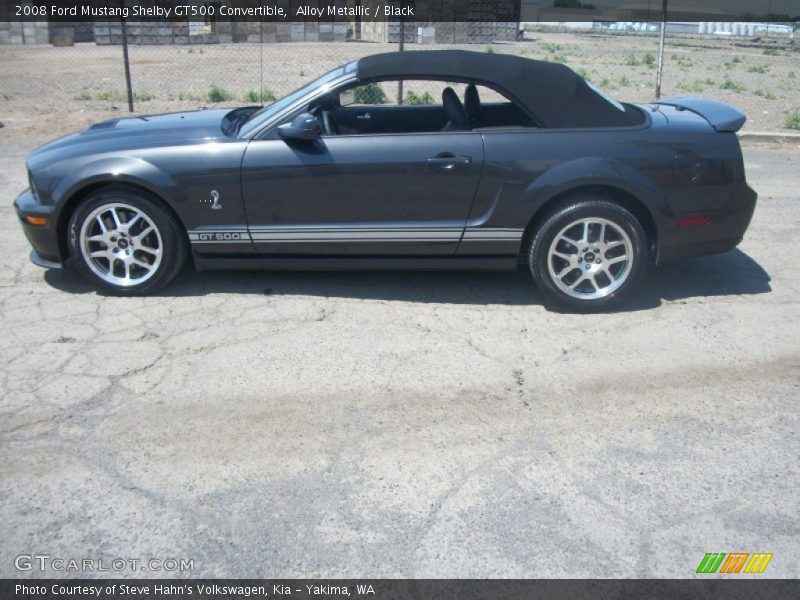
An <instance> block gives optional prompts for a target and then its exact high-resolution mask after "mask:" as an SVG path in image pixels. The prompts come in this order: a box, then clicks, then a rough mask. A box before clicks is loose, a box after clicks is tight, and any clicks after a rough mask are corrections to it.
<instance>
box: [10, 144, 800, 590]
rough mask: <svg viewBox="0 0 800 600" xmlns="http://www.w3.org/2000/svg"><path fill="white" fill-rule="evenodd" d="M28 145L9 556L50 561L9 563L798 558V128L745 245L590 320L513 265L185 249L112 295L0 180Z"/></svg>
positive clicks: (15, 305) (778, 159)
mask: <svg viewBox="0 0 800 600" xmlns="http://www.w3.org/2000/svg"><path fill="white" fill-rule="evenodd" d="M0 135H5V134H4V133H1V132H0ZM39 141H43V140H41V139H37V140H32V139H26V140H25V141H15V138H14V137H12V136H9V137H6V138H5V139H4V143H3V144H0V187H1V188H2V190H3V193H4V195H5V197H6V201H5V202H4V203H3V205H2V206H0V223H2V229H3V231H6V232H7V233H6V235H4V236H3V237H2V238H0V313H1V315H2V316H1V318H2V331H3V333H2V335H0V362H1V363H2V364H3V368H2V371H1V372H0V389H2V401H0V476H1V477H2V481H3V485H2V486H0V517H2V518H0V540H1V541H0V576H2V577H9V576H23V577H25V576H40V575H42V574H41V573H39V572H38V571H29V572H24V573H20V572H18V571H16V570H15V569H14V565H13V560H14V557H16V556H17V555H20V554H30V553H42V554H49V555H50V556H53V557H62V558H84V557H88V558H104V559H106V560H110V559H111V558H117V557H121V558H128V559H130V558H139V559H147V558H151V557H155V558H159V559H167V558H189V559H193V560H194V571H192V572H187V573H183V574H184V575H193V576H237V577H241V576H272V577H293V576H309V577H345V576H371V577H374V576H386V577H454V576H455V577H469V576H473V577H517V576H519V577H567V576H569V577H691V576H693V574H694V570H695V568H696V566H697V564H698V563H699V561H700V559H701V558H702V557H703V555H704V554H705V553H706V552H712V551H724V552H731V551H762V552H772V553H774V558H773V560H772V562H771V564H770V565H769V568H768V571H767V574H768V575H770V576H773V577H796V576H797V574H798V572H800V535H799V534H800V530H799V529H798V522H800V505H799V504H798V502H797V490H798V489H800V475H799V474H798V461H797V458H798V454H799V453H800V443H798V442H799V439H798V431H800V430H799V429H798V427H799V426H800V423H798V411H797V406H798V399H800V352H799V351H798V348H800V335H799V334H800V324H799V323H798V319H797V316H798V309H799V308H800V300H799V299H798V298H800V268H798V261H797V260H796V256H797V252H796V250H797V249H796V248H795V247H794V244H795V242H796V241H797V240H798V239H800V237H799V236H800V208H799V207H798V203H797V189H799V188H800V175H799V174H800V148H797V147H789V146H783V147H780V148H774V147H773V148H770V147H748V148H747V149H746V158H747V166H748V175H749V179H750V181H751V185H753V187H754V188H755V189H756V190H757V191H758V192H759V193H760V197H761V200H760V205H759V207H758V210H757V212H756V215H755V218H754V221H753V224H752V227H751V230H750V231H749V233H748V236H747V238H746V240H745V241H744V243H743V244H742V245H741V248H740V250H737V251H733V252H730V253H727V254H724V255H721V256H715V257H707V258H703V259H697V260H691V261H687V262H684V263H679V264H675V265H671V266H664V267H661V268H659V269H657V270H656V271H655V272H653V273H651V275H650V276H649V278H648V279H647V280H646V282H645V284H644V286H643V290H642V292H641V293H640V294H639V296H638V298H637V300H636V301H635V302H634V303H633V304H632V305H630V306H629V307H627V309H626V310H624V311H620V312H618V313H614V314H604V315H594V316H580V315H568V314H557V313H552V312H548V311H546V310H545V309H544V308H543V307H542V306H541V304H540V302H539V297H538V295H537V292H536V290H535V288H534V287H533V286H532V284H531V283H529V281H528V279H527V277H526V276H525V275H524V274H523V273H518V274H515V273H506V274H481V273H441V274H437V273H246V272H244V273H203V274H197V273H192V272H186V273H183V274H182V275H181V276H180V277H179V278H178V280H177V281H176V282H174V283H173V284H172V285H170V286H169V287H168V288H167V289H166V290H165V291H164V292H163V293H162V294H161V295H160V296H157V297H151V298H136V299H120V298H111V297H102V296H99V295H97V294H95V293H94V292H92V291H91V290H90V289H89V287H88V286H87V285H85V284H84V283H82V282H80V281H77V280H75V279H73V278H72V277H71V276H69V275H67V274H64V273H63V272H60V271H49V272H48V271H44V270H41V269H39V268H37V267H35V266H33V265H31V264H29V263H28V261H27V258H26V257H27V252H28V245H27V243H26V241H25V239H24V237H23V235H22V233H21V231H20V229H19V227H18V224H17V222H16V217H15V215H14V212H13V210H12V208H11V204H10V200H11V199H12V198H13V196H14V195H15V194H16V193H17V192H18V191H20V190H21V189H22V188H23V187H24V186H25V180H24V169H23V161H24V156H25V154H26V153H27V152H28V151H29V150H30V149H31V148H32V147H33V145H34V142H39ZM60 574H61V573H58V572H46V573H44V575H60ZM112 574H117V575H122V576H135V575H139V576H141V575H146V574H147V573H146V572H145V573H143V572H137V571H134V570H130V569H128V570H125V571H123V572H122V573H112ZM72 575H73V576H74V575H75V574H72ZM156 575H164V573H162V572H159V573H156Z"/></svg>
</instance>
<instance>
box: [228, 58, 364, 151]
mask: <svg viewBox="0 0 800 600" xmlns="http://www.w3.org/2000/svg"><path fill="white" fill-rule="evenodd" d="M355 68H356V61H353V62H351V63H348V64H346V65H344V66H343V67H338V68H336V69H334V70H333V71H330V72H329V73H325V75H323V76H322V77H320V78H319V79H315V80H314V81H312V82H311V83H308V84H306V85H304V86H303V87H301V88H300V89H299V90H295V91H294V92H292V93H291V94H289V95H288V96H284V97H283V98H281V99H280V100H276V101H275V102H273V103H272V104H270V105H269V106H265V107H264V108H262V109H260V110H257V111H256V112H254V113H253V114H252V115H250V117H249V118H248V119H247V120H246V121H245V122H244V123H243V124H242V126H241V128H240V129H239V137H246V136H247V135H249V134H250V133H252V132H253V131H255V130H256V129H258V128H259V127H260V126H261V124H262V123H264V122H265V121H267V120H269V119H270V118H271V117H272V116H273V115H276V114H278V113H280V112H281V111H282V110H283V109H285V108H287V107H289V106H291V105H292V104H294V103H295V102H296V101H298V100H300V98H302V97H303V96H306V95H307V94H310V93H311V92H313V91H314V90H316V89H319V88H321V87H324V86H325V85H327V84H329V83H330V82H331V81H334V80H336V79H338V78H339V77H341V76H342V75H344V74H346V73H351V72H352V71H354V70H355Z"/></svg>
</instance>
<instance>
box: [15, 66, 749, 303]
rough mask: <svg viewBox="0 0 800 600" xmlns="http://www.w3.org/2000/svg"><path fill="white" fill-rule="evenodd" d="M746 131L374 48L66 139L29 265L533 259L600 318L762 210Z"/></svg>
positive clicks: (37, 216)
mask: <svg viewBox="0 0 800 600" xmlns="http://www.w3.org/2000/svg"><path fill="white" fill-rule="evenodd" d="M403 86H404V87H405V90H406V95H405V96H402V95H401V94H400V93H399V92H398V89H403ZM431 91H433V94H432V93H431ZM395 94H397V96H395ZM434 94H435V95H434ZM439 94H440V95H441V102H439V101H438V96H439ZM462 98H463V100H462ZM744 121H745V116H744V115H743V114H741V113H740V112H739V111H738V110H736V109H734V108H732V107H730V106H728V105H725V104H722V103H719V102H714V101H711V100H704V99H698V98H670V99H664V100H659V101H657V102H654V103H652V104H644V105H631V104H621V103H619V102H616V101H615V100H612V99H611V98H608V97H607V96H606V95H604V94H603V93H602V92H600V91H599V90H597V89H595V88H594V87H593V86H591V84H589V83H587V82H586V81H585V80H583V79H582V78H581V77H579V76H578V75H577V74H575V73H574V72H573V71H572V70H571V69H569V68H568V67H566V66H564V65H560V64H554V63H548V62H540V61H535V60H529V59H525V58H520V57H516V56H504V55H499V54H487V53H473V52H463V51H419V52H397V53H392V54H379V55H375V56H369V57H366V58H362V59H360V60H357V61H355V62H352V63H349V64H347V65H345V66H342V67H340V68H338V69H335V70H333V71H331V72H330V73H328V74H326V75H324V76H322V77H320V78H319V79H317V80H316V81H314V82H312V83H310V84H308V85H306V86H305V87H303V88H301V89H299V90H297V91H295V92H293V93H292V94H289V95H288V96H286V97H285V98H282V99H281V100H278V101H277V102H275V103H273V104H271V105H269V106H267V107H265V108H258V107H245V108H238V109H235V110H230V109H222V110H202V111H193V112H184V113H175V114H164V115H153V116H142V117H129V118H119V119H113V120H110V121H105V122H102V123H98V124H95V125H92V126H91V127H89V128H88V129H86V130H85V131H81V132H80V133H76V134H73V135H70V136H67V137H64V138H61V139H59V140H56V141H54V142H51V143H49V144H47V145H45V146H43V147H41V148H39V149H38V150H36V151H35V152H33V153H32V154H31V155H30V157H29V158H28V161H27V166H28V177H29V181H30V188H29V189H28V190H26V191H25V192H23V193H22V194H21V195H20V196H19V197H18V198H17V200H16V202H15V206H16V210H17V212H18V214H19V217H20V219H21V222H22V226H23V228H24V230H25V234H26V235H27V237H28V239H29V240H30V243H31V244H32V246H33V252H32V253H31V258H32V260H33V261H34V262H36V263H37V264H40V265H44V266H48V267H58V266H61V265H62V264H67V265H71V266H74V268H76V269H77V270H78V271H80V272H81V273H83V274H84V275H85V276H87V277H88V278H89V279H90V280H91V281H93V282H94V284H95V285H96V286H97V287H98V288H100V289H101V290H104V291H107V292H112V293H117V294H125V295H134V294H147V293H152V292H154V291H155V290H157V289H159V288H161V287H162V286H163V285H164V284H166V283H167V282H168V281H170V279H172V278H173V277H174V276H175V274H176V273H177V272H178V271H179V269H180V268H181V266H182V265H183V264H184V263H185V262H186V261H187V259H189V257H191V260H192V262H193V263H194V266H195V267H196V268H198V269H211V268H216V269H219V268H267V269H321V268H340V269H352V268H362V269H373V268H414V269H449V268H476V269H497V268H500V269H503V268H508V269H513V268H517V267H518V266H519V265H524V267H525V268H526V269H528V270H529V271H530V273H531V275H532V276H533V278H534V280H535V281H536V283H537V284H538V287H539V289H540V290H541V292H542V294H543V296H544V297H545V299H547V300H554V301H557V302H560V303H561V304H563V305H567V306H568V307H570V308H572V309H575V310H589V311H590V310H596V309H599V308H602V307H604V306H607V305H609V304H611V303H615V302H618V301H619V300H620V299H622V298H623V297H624V296H625V295H626V294H627V293H628V292H629V291H630V290H631V289H632V288H633V287H634V286H635V284H636V282H637V281H639V280H640V279H641V277H642V275H643V273H644V272H645V270H646V269H647V267H648V266H649V265H652V264H656V263H659V262H662V261H665V260H669V259H674V258H683V257H691V256H699V255H703V254H710V253H714V252H724V251H726V250H730V249H732V248H734V247H735V246H736V245H737V244H738V243H739V242H740V241H741V239H742V236H743V235H744V232H745V230H746V228H747V226H748V224H749V222H750V218H751V216H752V214H753V210H754V208H755V203H756V194H755V193H754V192H753V190H751V189H750V188H749V187H748V185H747V183H746V181H745V172H744V163H743V159H742V152H741V149H740V147H739V142H738V139H737V136H736V131H737V130H738V129H739V128H740V127H741V126H742V125H743V123H744Z"/></svg>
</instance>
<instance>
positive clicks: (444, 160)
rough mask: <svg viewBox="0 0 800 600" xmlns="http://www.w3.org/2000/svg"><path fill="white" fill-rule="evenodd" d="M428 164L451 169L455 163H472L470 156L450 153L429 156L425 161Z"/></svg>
mask: <svg viewBox="0 0 800 600" xmlns="http://www.w3.org/2000/svg"><path fill="white" fill-rule="evenodd" d="M426 162H427V163H428V164H429V165H436V166H439V167H442V168H445V169H452V168H453V167H454V166H455V165H469V164H472V157H471V156H453V155H452V154H440V155H438V156H434V157H433V158H429V159H428V160H427V161H426Z"/></svg>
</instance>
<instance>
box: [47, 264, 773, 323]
mask: <svg viewBox="0 0 800 600" xmlns="http://www.w3.org/2000/svg"><path fill="white" fill-rule="evenodd" d="M44 277H45V281H46V282H47V283H48V284H49V285H51V286H52V287H54V288H56V289H58V290H61V291H63V292H67V293H71V294H86V293H94V289H93V288H92V286H91V285H90V284H88V283H87V282H85V281H83V280H82V279H81V278H80V277H78V276H77V275H75V274H73V273H71V272H69V271H64V270H48V271H46V273H45V276H44ZM771 290H772V288H771V287H770V276H769V274H768V273H767V272H766V271H765V270H764V269H763V268H762V267H761V266H760V265H759V264H758V263H757V262H756V261H754V260H753V259H752V258H750V257H749V256H748V255H747V254H745V253H744V252H741V251H740V250H733V251H731V252H727V253H725V254H718V255H714V256H707V257H703V258H696V259H691V260H686V261H682V262H675V263H669V264H666V265H662V266H659V267H656V268H655V269H652V270H651V271H650V273H649V275H648V277H647V278H646V279H645V281H643V282H642V284H641V286H640V288H639V290H638V291H637V292H636V293H634V294H633V296H632V297H631V299H630V300H629V301H628V302H627V303H625V304H624V305H623V306H621V307H619V309H617V310H618V311H635V310H646V309H650V308H654V307H657V306H660V305H661V303H662V302H663V301H665V300H666V301H678V300H682V299H688V298H693V297H698V296H738V295H751V294H764V293H767V292H769V291H771ZM229 293H233V294H258V295H267V296H316V297H320V298H354V299H370V300H386V301H403V302H420V303H443V304H478V305H480V304H501V305H502V304H507V305H534V304H541V303H542V297H541V295H540V294H539V292H538V291H537V289H536V286H535V285H534V284H533V282H532V280H531V278H530V276H529V275H528V274H527V273H526V272H525V270H524V269H523V268H520V269H519V270H517V271H502V272H476V271H466V272H465V271H444V272H443V271H313V272H312V271H294V272H291V271H205V272H201V273H197V272H194V271H193V270H192V269H184V271H183V272H182V273H180V274H179V275H178V277H177V278H176V279H175V280H174V281H173V282H172V283H170V284H169V285H168V286H167V287H166V288H165V289H163V290H161V291H160V292H158V293H157V294H156V296H160V297H183V296H208V295H212V294H229Z"/></svg>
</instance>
